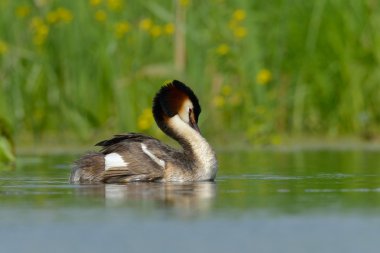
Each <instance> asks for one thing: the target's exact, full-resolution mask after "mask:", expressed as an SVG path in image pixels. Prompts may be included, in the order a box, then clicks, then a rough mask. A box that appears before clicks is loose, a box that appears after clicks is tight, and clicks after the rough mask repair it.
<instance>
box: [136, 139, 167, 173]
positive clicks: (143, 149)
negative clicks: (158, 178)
mask: <svg viewBox="0 0 380 253" xmlns="http://www.w3.org/2000/svg"><path fill="white" fill-rule="evenodd" d="M141 149H142V151H143V152H144V153H145V154H146V155H147V156H149V157H150V158H151V159H152V160H153V161H154V162H155V163H157V164H158V165H159V166H161V167H162V168H164V167H165V161H164V160H161V159H159V158H158V157H157V156H155V155H153V154H152V153H151V152H150V151H149V150H148V148H147V146H146V145H145V144H144V143H141Z"/></svg>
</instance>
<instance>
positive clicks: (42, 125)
mask: <svg viewBox="0 0 380 253" xmlns="http://www.w3.org/2000/svg"><path fill="white" fill-rule="evenodd" d="M379 28H380V4H379V3H378V2H377V1H373V0H352V1H347V0H335V1H332V0H330V1H329V0H321V1H319V0H315V1H303V0H281V1H280V0H275V1H270V2H268V1H249V0H239V1H223V0H213V1H195V0H193V1H191V0H178V1H177V2H176V3H174V2H173V1H171V0H170V1H161V2H160V3H159V2H157V1H122V0H90V1H64V0H56V1H49V0H35V1H26V0H25V1H22V0H19V1H11V0H3V1H1V2H0V118H3V119H5V120H6V121H7V122H9V123H10V125H11V128H12V129H13V132H14V134H15V136H16V137H17V138H16V139H17V142H18V143H21V144H22V143H23V141H25V140H26V138H27V137H32V138H33V139H32V140H33V141H34V142H37V141H39V140H40V139H41V138H47V139H51V138H52V137H53V138H54V139H55V141H56V142H59V143H62V142H63V141H69V140H70V141H71V140H72V139H74V138H79V139H78V142H79V141H88V140H92V141H93V139H94V135H95V134H96V135H97V136H99V135H101V136H105V135H106V134H110V133H111V132H112V133H116V132H127V131H144V132H148V133H151V134H154V135H156V134H157V132H158V131H157V129H156V127H155V126H154V123H153V120H152V118H151V115H150V113H149V111H148V109H149V108H150V106H151V99H152V97H153V95H154V93H155V92H156V90H157V89H158V88H159V86H160V85H162V84H163V83H164V82H165V80H168V79H179V80H183V81H184V82H186V83H188V84H189V85H191V86H192V87H193V88H194V90H195V91H196V92H197V94H199V96H200V99H201V101H202V105H203V114H202V117H201V122H200V125H201V128H202V129H203V130H204V132H205V134H206V135H207V136H208V137H211V138H215V139H224V138H220V136H223V135H226V134H230V136H231V134H232V135H238V136H236V138H234V139H235V140H239V142H240V141H241V140H247V141H249V142H250V143H254V144H255V143H260V144H261V143H272V144H277V143H280V142H281V141H282V139H283V136H285V135H289V134H293V135H297V134H309V135H310V134H312V135H328V136H333V137H339V136H346V135H351V136H364V137H366V138H373V137H374V136H376V132H378V131H379V128H378V125H379V124H378V123H380V106H379V103H378V101H380V89H379V88H380V72H379V71H378V68H379V62H380V43H379V39H380V35H379V33H378V31H379ZM206 122H207V123H206ZM97 138H99V137H97ZM225 139H230V138H225ZM220 142H223V140H220Z"/></svg>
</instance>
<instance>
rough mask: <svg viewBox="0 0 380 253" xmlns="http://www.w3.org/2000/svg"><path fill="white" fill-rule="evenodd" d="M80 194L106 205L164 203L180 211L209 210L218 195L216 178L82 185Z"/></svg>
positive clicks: (193, 212) (202, 211)
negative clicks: (211, 180)
mask: <svg viewBox="0 0 380 253" xmlns="http://www.w3.org/2000/svg"><path fill="white" fill-rule="evenodd" d="M77 193H78V196H81V197H89V196H91V197H97V198H99V197H100V198H102V199H104V200H105V203H106V205H107V206H126V205H127V206H128V205H131V206H133V207H134V208H135V207H147V206H151V207H154V208H157V207H161V208H163V209H170V210H175V211H179V212H180V213H181V215H192V214H200V213H208V212H209V211H210V210H211V208H212V206H213V203H214V200H215V196H216V184H215V183H214V182H198V183H130V184H126V185H118V184H107V185H95V186H79V187H78V188H77Z"/></svg>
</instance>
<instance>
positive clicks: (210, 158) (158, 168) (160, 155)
mask: <svg viewBox="0 0 380 253" xmlns="http://www.w3.org/2000/svg"><path fill="white" fill-rule="evenodd" d="M152 112H153V116H154V119H155V121H156V123H157V125H158V126H159V127H160V129H161V130H162V131H163V132H165V133H166V134H167V135H169V136H170V137H172V138H173V139H175V140H177V141H178V142H179V143H180V144H181V146H182V148H183V149H182V150H177V149H174V148H172V147H170V146H168V145H166V144H164V143H162V142H160V141H159V140H157V139H155V138H153V137H150V136H147V135H143V134H136V133H128V134H122V135H115V136H114V137H113V138H111V139H109V140H105V141H101V142H99V143H98V144H96V145H97V146H101V147H102V149H101V150H100V151H99V152H92V153H89V154H86V155H84V156H82V157H81V158H80V159H79V160H78V161H76V163H75V165H74V167H73V170H72V173H71V177H70V181H71V182H74V183H97V182H103V183H126V182H134V181H161V182H168V181H204V180H213V179H214V178H215V175H216V171H217V161H216V158H215V153H214V151H213V150H212V148H211V146H210V145H209V144H208V143H207V141H206V140H205V139H204V138H203V137H202V136H201V134H200V132H199V128H198V125H197V123H198V117H199V114H200V112H201V107H200V105H199V102H198V98H197V97H196V96H195V94H194V93H193V91H192V90H191V89H190V88H189V87H187V86H186V85H185V84H183V83H181V82H179V81H176V80H174V81H173V82H171V83H169V84H167V85H165V86H163V87H162V88H161V89H160V90H159V92H158V93H157V94H156V96H155V98H154V100H153V108H152Z"/></svg>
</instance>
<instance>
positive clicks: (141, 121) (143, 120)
mask: <svg viewBox="0 0 380 253" xmlns="http://www.w3.org/2000/svg"><path fill="white" fill-rule="evenodd" d="M152 125H153V116H152V112H151V110H150V109H149V108H146V109H144V111H143V112H142V113H141V115H140V116H139V118H138V119H137V127H138V128H139V129H140V130H141V131H146V130H148V129H149V128H151V127H152Z"/></svg>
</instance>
